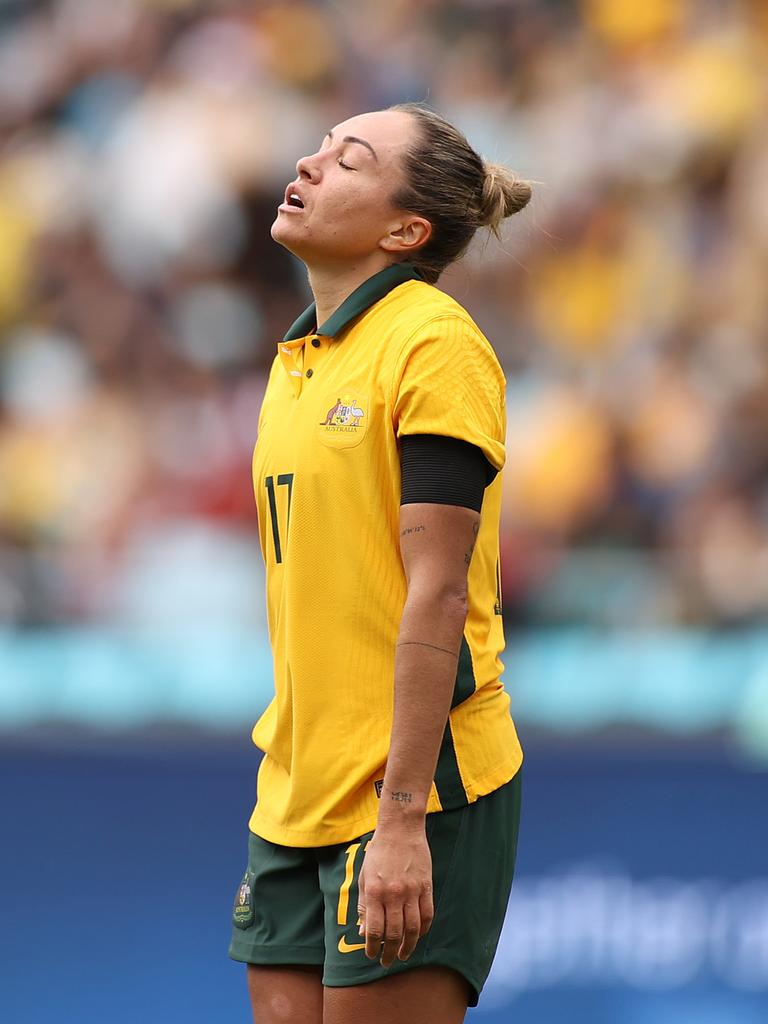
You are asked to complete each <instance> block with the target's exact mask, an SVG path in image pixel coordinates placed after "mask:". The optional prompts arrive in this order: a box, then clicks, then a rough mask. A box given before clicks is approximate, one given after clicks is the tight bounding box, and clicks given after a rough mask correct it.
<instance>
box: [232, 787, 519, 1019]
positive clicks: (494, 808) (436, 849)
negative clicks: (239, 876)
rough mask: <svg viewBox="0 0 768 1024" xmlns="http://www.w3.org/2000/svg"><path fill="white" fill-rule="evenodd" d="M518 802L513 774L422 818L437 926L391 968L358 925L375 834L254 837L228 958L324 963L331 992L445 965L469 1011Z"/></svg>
mask: <svg viewBox="0 0 768 1024" xmlns="http://www.w3.org/2000/svg"><path fill="white" fill-rule="evenodd" d="M520 804H521V777H520V772H519V771H518V773H517V774H516V775H515V777H514V778H513V779H511V780H510V781H509V782H508V783H506V784H505V785H503V786H501V787H500V788H499V789H497V790H495V791H494V792H493V793H489V794H488V796H483V797H480V798H479V799H478V800H476V801H475V802H474V803H472V804H469V805H467V806H465V807H459V808H457V809H455V810H451V811H438V812H435V813H432V814H428V815H427V822H426V830H427V840H428V842H429V846H430V851H431V853H432V882H433V890H434V902H435V917H434V921H433V922H432V927H431V928H430V930H429V932H428V933H427V934H426V935H425V936H424V937H423V938H422V939H420V940H419V943H418V945H417V946H416V949H415V951H414V953H413V954H412V956H411V958H410V959H409V960H408V961H406V962H402V961H399V960H396V961H395V962H394V964H393V965H392V966H391V967H390V968H388V969H385V968H383V967H382V966H381V964H380V963H379V962H378V960H369V959H368V958H367V957H366V956H365V952H364V949H363V944H362V943H361V941H360V936H359V934H358V929H357V899H358V888H357V884H358V879H359V877H360V869H361V867H362V864H363V860H364V857H365V847H366V846H367V844H368V843H369V842H370V840H371V838H372V837H373V832H367V833H366V834H365V835H363V836H360V837H358V838H357V839H355V840H352V841H350V842H349V843H338V844H335V845H333V846H323V847H315V848H304V847H299V848H296V847H287V846H277V845H276V844H274V843H269V842H267V841H266V840H264V839H261V838H260V837H259V836H256V835H253V834H251V835H250V837H249V843H248V866H247V869H246V872H245V875H244V877H243V880H242V881H241V883H240V885H239V887H238V890H237V893H236V896H235V906H234V908H233V928H232V942H231V945H230V950H229V955H230V957H232V959H233V960H239V961H242V962H244V963H253V964H278V963H283V964H315V965H318V964H322V965H323V967H324V970H323V984H324V985H327V986H329V987H346V986H349V985H365V984H369V983H370V982H374V981H378V980H379V979H380V978H383V977H386V976H388V975H391V974H397V973H400V972H402V971H407V970H413V969H414V968H417V967H422V966H427V965H429V966H442V967H449V968H452V969H453V970H455V971H458V972H459V973H460V974H461V975H463V977H464V978H465V979H466V980H467V982H468V983H469V985H470V987H471V993H470V996H469V999H468V1002H469V1005H470V1006H476V1005H477V1001H478V997H479V995H480V992H481V990H482V988H483V985H484V984H485V980H486V978H487V977H488V973H489V971H490V969H491V964H492V962H493V957H494V954H495V952H496V947H497V945H498V941H499V936H500V934H501V928H502V925H503V923H504V917H505V914H506V909H507V902H508V899H509V892H510V888H511V885H512V877H513V875H514V868H515V858H516V854H517V836H518V830H519V822H520ZM348 865H351V869H350V870H351V874H350V875H349V876H348V875H347V867H348ZM345 883H346V884H345ZM249 900H250V901H251V903H250V904H249V902H248V901H249ZM251 910H252V917H251V914H250V911H251Z"/></svg>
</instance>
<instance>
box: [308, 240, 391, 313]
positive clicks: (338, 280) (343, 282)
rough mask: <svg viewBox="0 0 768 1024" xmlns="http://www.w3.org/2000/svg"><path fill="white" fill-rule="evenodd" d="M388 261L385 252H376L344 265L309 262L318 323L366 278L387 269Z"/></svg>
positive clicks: (333, 311)
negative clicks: (311, 263) (312, 263)
mask: <svg viewBox="0 0 768 1024" xmlns="http://www.w3.org/2000/svg"><path fill="white" fill-rule="evenodd" d="M389 262H390V261H389V260H387V259H386V257H385V256H384V255H383V254H378V253H377V254H375V255H374V257H372V258H369V259H366V260H360V261H359V262H358V263H354V264H351V265H346V266H343V267H338V266H336V267H327V266H323V267H318V266H313V267H310V266H307V270H308V272H309V287H310V288H311V289H312V295H313V296H314V299H315V310H316V312H317V326H318V327H321V326H322V325H323V324H324V323H325V321H326V320H327V319H328V318H329V317H330V316H332V315H333V314H334V313H335V312H336V310H337V309H338V308H339V306H340V305H341V304H342V302H343V301H344V300H345V299H346V298H348V297H349V296H350V295H351V294H352V292H353V291H354V290H355V289H356V288H358V287H359V286H360V285H361V284H362V283H363V281H367V280H368V278H369V277H373V275H374V274H377V273H378V272H379V271H380V270H384V268H385V267H388V266H389Z"/></svg>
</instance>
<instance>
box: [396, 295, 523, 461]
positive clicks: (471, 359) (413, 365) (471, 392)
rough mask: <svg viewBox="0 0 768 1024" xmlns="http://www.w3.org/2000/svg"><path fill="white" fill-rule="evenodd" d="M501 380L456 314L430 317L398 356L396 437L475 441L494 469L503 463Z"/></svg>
mask: <svg viewBox="0 0 768 1024" xmlns="http://www.w3.org/2000/svg"><path fill="white" fill-rule="evenodd" d="M505 389H506V381H505V379H504V373H503V371H502V369H501V366H500V365H499V361H498V359H497V357H496V353H495V352H494V351H493V349H492V348H491V346H490V344H489V342H488V341H487V339H486V338H484V337H483V335H482V334H481V333H480V331H479V330H478V329H477V328H476V327H475V326H474V324H472V323H471V322H469V321H467V320H464V319H463V318H462V317H460V316H454V315H449V316H444V317H439V318H437V319H435V320H432V321H431V322H430V323H428V324H426V325H425V326H424V327H423V328H420V329H419V330H418V331H416V332H415V333H414V334H413V335H411V337H410V338H409V339H408V342H407V343H406V344H405V346H404V349H403V352H402V353H401V355H400V359H399V361H398V374H397V376H396V380H395V395H394V414H393V420H394V427H395V432H396V434H397V436H398V437H402V436H404V435H410V434H438V435H441V436H443V437H455V438H458V439H459V440H461V441H467V442H468V443H469V444H473V445H476V446H477V447H478V448H479V449H480V450H481V451H482V453H483V454H484V455H485V457H486V458H487V459H488V461H489V462H490V464H491V465H492V466H493V468H494V469H496V470H500V469H501V468H502V466H503V465H504V456H505V451H504V439H505V430H506V410H505Z"/></svg>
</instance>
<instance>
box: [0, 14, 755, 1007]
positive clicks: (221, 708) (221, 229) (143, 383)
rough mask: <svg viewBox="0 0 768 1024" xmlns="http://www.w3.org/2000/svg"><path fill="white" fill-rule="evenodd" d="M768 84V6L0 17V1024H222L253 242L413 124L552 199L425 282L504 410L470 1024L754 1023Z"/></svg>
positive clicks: (300, 287) (258, 634) (265, 247)
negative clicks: (331, 163) (500, 715)
mask: <svg viewBox="0 0 768 1024" xmlns="http://www.w3.org/2000/svg"><path fill="white" fill-rule="evenodd" d="M767 60H768V5H766V4H765V3H764V2H763V0H752V2H749V0H742V2H736V0H722V2H714V0H709V2H707V0H703V2H694V0H690V2H686V0H644V2H643V3H636V2H633V0H581V2H577V0H542V2H526V0H506V2H498V0H418V2H416V0H410V2H407V3H406V2H404V0H390V2H388V3H381V2H379V0H355V2H354V3H352V2H350V3H340V2H330V0H328V2H309V0H304V2H302V0H297V2H292V0H287V2H283V3H267V2H251V3H235V2H233V3H225V2H221V3H212V2H211V3H202V2H198V3H195V2H184V0H175V2H171V0H167V2H160V0H156V2H148V0H147V2H139V0H110V2H109V3H104V2H100V0H55V2H54V0H50V2H33V0H27V2H22V0H0V132H1V133H2V142H1V145H2V148H1V149H0V329H1V331H2V333H1V334H0V773H1V774H0V793H1V794H2V803H1V804H0V806H2V843H0V1014H2V1017H3V1020H5V1021H8V1022H9V1024H42V1022H47V1021H53V1020H57V1021H65V1022H72V1024H90V1022H97V1021H98V1022H101V1021H102V1020H110V1021H112V1022H113V1024H122V1022H128V1021H134V1020H135V1019H138V1018H141V1019H144V1020H146V1021H150V1022H155V1021H157V1022H160V1021H163V1022H166V1021H168V1022H174V1021H182V1020H183V1021H185V1022H188V1024H193V1022H201V1024H202V1022H209V1021H216V1022H219V1021H236V1020H245V1019H247V1012H246V1000H245V994H244V991H243V985H242V977H241V974H240V969H239V968H238V967H236V966H235V965H233V964H230V963H229V962H228V961H227V960H226V958H225V947H226V943H227V935H228V918H229V907H230V904H231V900H232V897H233V894H234V889H235V885H236V882H237V880H238V877H239V875H240V872H241V870H242V861H243V854H244V842H243V839H244V835H245V825H246V818H247V815H248V812H249V809H250V802H251V798H252V793H253V781H254V775H255V769H256V755H255V751H254V750H253V748H251V747H250V745H249V742H248V730H249V726H250V724H251V722H252V720H253V719H254V718H255V717H256V716H257V714H258V713H259V711H260V709H261V708H262V707H263V706H264V704H265V702H266V701H267V699H268V696H269V692H270V686H271V680H270V665H269V651H268V648H267V644H266V637H265V629H264V607H263V593H262V591H263V572H262V567H261V565H260V558H259V555H258V548H257V541H256V536H255V525H256V524H255V513H254V509H253V504H252V497H251V493H250V479H249V461H250V453H251V449H252V445H253V441H254V435H255V424H256V418H257V413H258V407H259V400H260V395H261V392H262V389H263V387H264V382H265V376H266V372H267V369H268V366H269V363H270V361H271V358H272V354H273V352H274V346H275V342H276V340H277V339H278V338H280V337H281V336H282V333H283V331H284V330H285V327H286V325H287V324H289V323H290V322H291V321H292V319H293V318H294V316H295V315H296V313H297V312H298V311H299V310H300V309H301V308H303V306H304V304H305V302H306V301H307V288H306V282H305V280H304V278H303V276H302V273H301V272H300V268H299V267H298V266H297V265H296V263H295V262H294V261H293V260H292V259H291V258H289V257H288V256H287V255H286V254H285V253H284V252H283V251H281V250H279V249H277V248H276V247H275V246H273V245H272V244H271V242H270V240H269V232H268V229H269V225H270V223H271V221H272V219H273V216H274V210H275V206H276V204H277V202H278V201H279V197H280V196H281V194H282V190H283V188H284V186H285V183H286V182H287V181H289V180H290V179H291V177H292V175H293V173H294V172H293V164H294V161H295V159H296V157H297V156H298V155H300V154H303V153H304V152H307V151H310V150H311V149H313V148H315V146H316V145H317V143H318V141H319V139H320V137H321V136H322V134H323V133H324V132H325V130H326V128H327V127H329V126H330V125H331V124H333V123H334V122H336V121H338V120H341V119H343V118H344V117H346V116H349V115H351V114H352V113H356V112H359V111H361V110H365V109H371V108H378V107H381V106H385V105H387V104H389V103H393V102H397V101H401V100H405V99H427V100H429V101H430V102H431V103H432V104H433V105H434V106H435V107H436V108H437V109H439V110H440V111H441V112H443V113H444V114H445V115H447V116H448V117H449V118H451V119H453V120H455V122H456V123H457V124H459V125H460V126H461V127H462V128H463V129H464V130H465V131H466V132H467V134H468V135H469V138H470V140H471V141H472V142H473V143H474V144H475V145H476V147H477V148H478V149H479V150H480V151H481V152H483V153H484V154H485V155H487V156H489V157H492V158H495V159H500V160H503V161H505V162H508V163H509V164H511V165H512V166H514V167H515V168H516V169H517V170H518V171H519V172H520V173H521V174H523V175H527V176H530V177H533V178H536V179H538V180H539V181H540V182H542V184H541V185H540V186H539V187H538V189H537V193H536V198H535V201H534V203H533V204H532V206H531V208H529V210H528V211H526V212H525V213H524V214H523V215H521V216H520V217H517V218H515V220H514V222H513V224H512V225H511V226H510V229H509V231H508V232H507V233H506V234H505V236H504V239H503V241H502V243H501V244H496V243H495V242H494V243H486V242H483V243H480V244H478V245H477V246H476V247H475V248H474V249H473V251H472V252H471V254H470V255H469V256H468V257H467V258H466V259H465V260H464V261H463V262H462V264H461V265H460V266H458V267H456V268H455V269H454V270H452V271H451V272H450V273H449V274H447V275H446V276H445V278H444V280H443V282H442V284H443V286H444V287H445V288H446V289H447V290H448V291H451V292H452V293H453V294H455V295H456V296H457V297H458V298H459V300H460V301H462V302H463V303H464V304H465V305H467V306H468V308H469V309H470V311H471V312H472V314H473V315H474V316H475V318H476V320H477V321H478V322H479V324H480V325H481V327H482V328H483V329H484V330H485V331H486V333H487V334H488V335H489V337H490V338H491V339H492V341H493V343H494V345H495V347H496V349H497V351H498V354H499V357H500V359H501V361H502V364H503V365H504V368H505V371H506V374H507V379H508V415H509V438H508V447H509V455H508V468H507V471H506V475H505V487H506V518H505V521H504V525H503V535H502V548H503V590H504V602H505V616H506V623H507V631H508V650H507V655H506V663H507V672H506V677H505V678H506V681H507V684H508V687H509V689H510V690H511V692H512V694H513V699H514V708H515V714H516V717H517V719H518V721H519V724H520V729H521V733H522V737H523V740H524V743H525V746H526V749H527V755H528V761H527V765H526V769H525V770H526V776H527V779H526V786H527V792H526V806H525V809H524V818H523V830H522V838H521V848H520V860H519V872H518V879H517V881H516V885H515V890H514V892H513V897H512V901H511V903H510V908H509V912H508V917H507V924H506V927H505V931H504V935H503V938H502V944H501V947H500V949H499V953H498V956H497V960H496V964H495V967H494V971H493V974H492V977H491V980H490V982H489V985H488V988H487V991H486V995H485V997H484V999H483V1002H482V1003H481V1007H480V1008H479V1010H478V1011H476V1012H474V1013H473V1015H472V1019H476V1020H478V1021H483V1022H488V1024H495V1022H499V1024H500V1022H506V1021H515V1020H535V1021H536V1022H537V1024H554V1022H561V1021H579V1020H589V1021H590V1022H591V1024H683V1022H686V1024H687V1022H695V1024H758V1022H762V1021H764V1020H765V1019H766V1015H767V1014H768V869H767V868H766V858H765V851H766V837H767V834H768V829H767V828H766V814H765V808H766V768H767V766H768V630H767V629H766V612H767V611H768V359H767V358H766V346H767V345H768V315H767V314H768V300H767V299H766V295H768V291H767V290H766V284H765V282H766V272H767V271H768V200H766V187H765V182H766V180H768V89H767V88H766V85H767V83H768V75H767V74H766V67H767V66H768V65H767ZM338 597H339V599H340V600H342V599H343V595H338Z"/></svg>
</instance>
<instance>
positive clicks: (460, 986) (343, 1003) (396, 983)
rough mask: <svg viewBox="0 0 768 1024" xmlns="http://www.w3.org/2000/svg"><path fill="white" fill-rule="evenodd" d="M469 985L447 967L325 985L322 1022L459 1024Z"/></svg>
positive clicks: (417, 969) (340, 1023) (344, 1023)
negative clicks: (357, 982) (344, 984)
mask: <svg viewBox="0 0 768 1024" xmlns="http://www.w3.org/2000/svg"><path fill="white" fill-rule="evenodd" d="M468 998H469V986H468V985H467V983H466V981H465V980H464V978H462V976H461V975H460V974H459V973H458V972H457V971H452V970H451V969H450V968H449V967H416V968H414V969H413V970H411V971H405V972H403V973H402V974H394V975H392V976H391V977H388V978H381V980H380V981H372V982H371V983H370V984H367V985H352V986H350V987H348V988H326V989H325V994H324V1000H323V1024H462V1021H463V1020H464V1016H465V1014H466V1012H467V1000H468Z"/></svg>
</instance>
